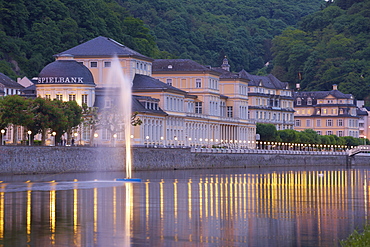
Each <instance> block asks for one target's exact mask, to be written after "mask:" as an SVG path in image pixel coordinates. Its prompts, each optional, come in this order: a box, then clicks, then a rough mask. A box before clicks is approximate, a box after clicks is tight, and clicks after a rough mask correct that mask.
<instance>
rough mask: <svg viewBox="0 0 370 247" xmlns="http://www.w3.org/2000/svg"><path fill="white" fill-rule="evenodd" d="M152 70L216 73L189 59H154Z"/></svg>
mask: <svg viewBox="0 0 370 247" xmlns="http://www.w3.org/2000/svg"><path fill="white" fill-rule="evenodd" d="M152 70H153V72H156V71H161V72H165V71H168V72H173V71H177V72H185V71H186V72H194V71H196V72H210V73H211V72H216V71H215V70H212V69H210V68H208V67H206V66H204V65H201V64H199V63H197V62H195V61H193V60H190V59H155V60H154V61H153V68H152ZM216 73H219V72H216Z"/></svg>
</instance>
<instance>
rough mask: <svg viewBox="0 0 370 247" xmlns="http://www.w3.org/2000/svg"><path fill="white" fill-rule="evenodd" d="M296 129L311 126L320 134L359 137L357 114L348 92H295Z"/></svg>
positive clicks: (334, 89) (352, 99)
mask: <svg viewBox="0 0 370 247" xmlns="http://www.w3.org/2000/svg"><path fill="white" fill-rule="evenodd" d="M294 99H295V100H294V108H295V110H296V112H295V115H294V118H295V129H296V130H298V131H302V130H305V129H313V130H315V131H316V132H317V133H318V134H320V135H337V136H352V137H355V138H358V137H359V117H358V115H357V107H356V105H355V102H354V101H355V100H354V98H353V96H352V95H351V94H343V93H341V92H340V91H338V89H337V86H336V85H334V86H333V90H331V91H317V92H296V93H294Z"/></svg>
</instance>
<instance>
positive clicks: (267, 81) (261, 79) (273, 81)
mask: <svg viewBox="0 0 370 247" xmlns="http://www.w3.org/2000/svg"><path fill="white" fill-rule="evenodd" d="M239 74H240V75H241V76H243V77H245V78H247V79H249V80H250V81H249V83H248V84H249V85H250V86H260V84H261V86H263V87H265V88H273V89H285V88H286V87H287V85H288V83H286V82H281V81H280V80H279V79H277V78H276V77H275V76H273V75H271V74H269V75H267V76H260V75H251V74H249V73H248V72H247V71H245V70H242V71H240V72H239Z"/></svg>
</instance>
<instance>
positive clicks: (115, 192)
mask: <svg viewBox="0 0 370 247" xmlns="http://www.w3.org/2000/svg"><path fill="white" fill-rule="evenodd" d="M113 233H114V235H116V233H117V187H116V186H114V187H113Z"/></svg>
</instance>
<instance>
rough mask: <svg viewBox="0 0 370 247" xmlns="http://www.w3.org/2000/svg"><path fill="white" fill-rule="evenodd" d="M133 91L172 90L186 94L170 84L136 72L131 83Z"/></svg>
mask: <svg viewBox="0 0 370 247" xmlns="http://www.w3.org/2000/svg"><path fill="white" fill-rule="evenodd" d="M132 91H133V92H142V91H172V92H175V93H178V94H183V95H185V94H187V93H186V92H185V91H183V90H180V89H178V88H176V87H173V86H170V85H168V84H166V83H164V82H161V81H160V80H158V79H155V78H153V77H150V76H147V75H141V74H136V75H135V77H134V81H133V84H132Z"/></svg>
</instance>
